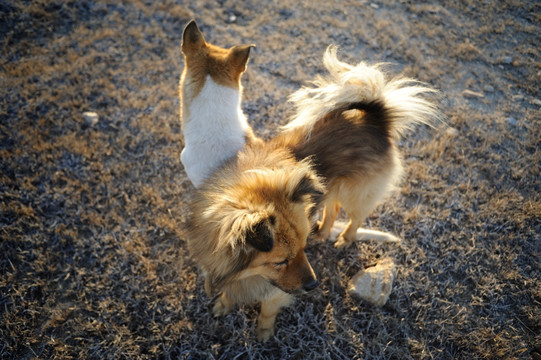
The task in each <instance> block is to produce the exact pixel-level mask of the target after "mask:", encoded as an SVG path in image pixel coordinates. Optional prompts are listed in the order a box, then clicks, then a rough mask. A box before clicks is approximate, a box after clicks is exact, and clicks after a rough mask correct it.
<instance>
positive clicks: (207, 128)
mask: <svg viewBox="0 0 541 360" xmlns="http://www.w3.org/2000/svg"><path fill="white" fill-rule="evenodd" d="M240 97H241V94H240V91H239V90H238V89H232V88H230V87H227V86H222V85H219V84H216V83H215V82H214V81H213V80H212V78H211V77H210V76H207V78H206V80H205V85H204V86H203V88H202V89H201V91H200V93H199V94H198V95H197V97H195V98H194V99H193V101H192V102H191V103H189V104H183V106H187V110H188V111H187V113H188V114H189V115H188V119H184V121H183V122H184V125H183V133H184V142H185V145H184V149H183V150H182V153H181V161H182V164H183V165H184V168H185V170H186V173H187V175H188V178H189V179H190V181H191V182H192V183H193V184H194V186H195V187H199V186H201V185H202V184H203V183H204V182H205V180H206V179H207V178H208V177H209V176H211V175H212V173H213V172H214V171H215V170H216V169H217V168H218V167H220V166H221V165H222V164H223V163H224V162H225V161H226V160H228V159H230V158H232V157H233V156H236V155H237V153H238V151H239V150H241V149H242V147H244V144H245V142H246V138H245V136H246V130H247V129H248V122H247V121H246V116H244V114H243V112H242V110H241V107H240V100H241V99H240Z"/></svg>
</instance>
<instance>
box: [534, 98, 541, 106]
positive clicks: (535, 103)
mask: <svg viewBox="0 0 541 360" xmlns="http://www.w3.org/2000/svg"><path fill="white" fill-rule="evenodd" d="M532 104H533V105H537V106H541V100H539V99H533V100H532Z"/></svg>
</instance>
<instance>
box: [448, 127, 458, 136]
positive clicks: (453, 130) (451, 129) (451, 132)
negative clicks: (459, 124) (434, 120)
mask: <svg viewBox="0 0 541 360" xmlns="http://www.w3.org/2000/svg"><path fill="white" fill-rule="evenodd" d="M445 133H446V134H447V135H449V136H452V137H455V136H457V135H458V130H457V129H456V128H454V127H448V128H447V130H445Z"/></svg>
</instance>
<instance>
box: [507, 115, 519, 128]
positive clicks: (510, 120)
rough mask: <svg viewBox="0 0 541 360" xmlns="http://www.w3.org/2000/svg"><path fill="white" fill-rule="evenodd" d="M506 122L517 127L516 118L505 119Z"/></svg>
mask: <svg viewBox="0 0 541 360" xmlns="http://www.w3.org/2000/svg"><path fill="white" fill-rule="evenodd" d="M505 121H507V123H508V124H509V125H511V126H517V119H515V118H514V117H508V118H507V119H505Z"/></svg>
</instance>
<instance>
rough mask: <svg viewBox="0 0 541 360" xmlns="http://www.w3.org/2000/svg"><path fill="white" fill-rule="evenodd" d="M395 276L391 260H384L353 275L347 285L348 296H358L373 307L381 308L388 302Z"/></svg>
mask: <svg viewBox="0 0 541 360" xmlns="http://www.w3.org/2000/svg"><path fill="white" fill-rule="evenodd" d="M395 276H396V266H395V264H394V262H393V260H392V259H390V258H385V259H383V260H382V261H380V262H379V263H378V264H377V265H376V266H372V267H369V268H366V269H364V270H361V271H359V272H358V273H357V274H355V276H354V277H353V278H352V279H351V280H350V283H349V289H348V291H349V294H350V295H356V296H359V297H360V298H361V299H363V300H365V301H368V302H369V303H371V304H373V305H376V306H383V305H385V303H386V302H387V300H389V295H390V294H391V290H392V288H393V282H394V278H395Z"/></svg>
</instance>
